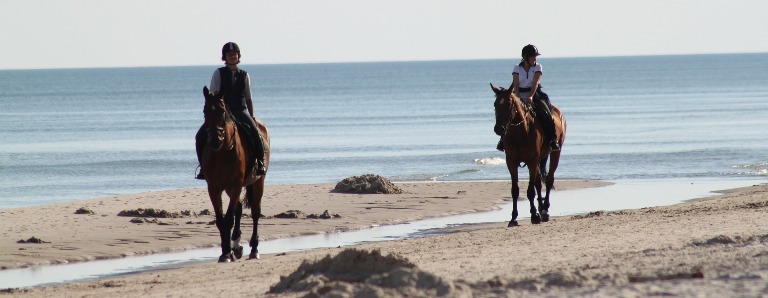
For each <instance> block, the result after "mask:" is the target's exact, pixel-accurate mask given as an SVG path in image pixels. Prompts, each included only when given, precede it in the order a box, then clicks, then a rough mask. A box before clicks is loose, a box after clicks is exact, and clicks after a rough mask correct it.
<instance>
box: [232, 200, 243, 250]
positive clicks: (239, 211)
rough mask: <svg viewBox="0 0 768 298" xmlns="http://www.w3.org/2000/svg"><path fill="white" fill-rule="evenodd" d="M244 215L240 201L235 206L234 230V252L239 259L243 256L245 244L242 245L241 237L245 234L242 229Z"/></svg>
mask: <svg viewBox="0 0 768 298" xmlns="http://www.w3.org/2000/svg"><path fill="white" fill-rule="evenodd" d="M246 199H247V198H246ZM238 200H239V198H238ZM242 216H243V204H240V203H238V204H237V206H235V228H234V230H233V231H232V252H233V253H234V254H235V258H237V259H239V258H242V257H243V246H242V245H240V238H241V237H242V234H243V233H242V231H240V219H241V218H242Z"/></svg>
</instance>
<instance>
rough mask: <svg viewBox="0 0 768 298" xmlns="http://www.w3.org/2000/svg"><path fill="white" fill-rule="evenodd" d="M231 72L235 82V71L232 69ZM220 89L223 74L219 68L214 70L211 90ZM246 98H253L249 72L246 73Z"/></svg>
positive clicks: (217, 90) (214, 91) (217, 91)
mask: <svg viewBox="0 0 768 298" xmlns="http://www.w3.org/2000/svg"><path fill="white" fill-rule="evenodd" d="M229 73H230V74H231V75H232V81H233V82H234V77H235V73H234V72H232V71H229ZM219 90H221V76H220V75H219V69H218V68H217V69H216V70H215V71H213V76H212V77H211V88H210V91H211V92H212V93H219ZM244 93H245V99H246V100H247V99H252V98H251V75H250V74H249V73H245V91H244Z"/></svg>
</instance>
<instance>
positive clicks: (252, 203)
mask: <svg viewBox="0 0 768 298" xmlns="http://www.w3.org/2000/svg"><path fill="white" fill-rule="evenodd" d="M203 96H205V107H204V109H203V114H204V115H205V125H206V126H207V128H208V143H207V145H206V146H205V149H204V150H203V160H202V171H203V174H205V182H206V183H208V196H209V197H210V198H211V203H212V204H213V210H214V212H215V213H216V227H217V228H218V229H219V235H220V236H221V256H220V257H219V262H230V261H235V259H236V258H237V259H239V258H241V257H242V256H243V247H242V246H240V236H241V234H242V233H241V231H240V218H241V217H242V215H243V205H242V204H241V203H240V193H241V192H242V190H243V187H245V188H246V190H245V199H244V200H243V203H244V204H245V207H246V208H251V218H252V219H253V234H252V235H251V241H250V245H251V253H250V255H249V259H258V258H259V252H258V249H257V247H258V245H259V233H258V225H259V216H260V215H261V198H262V196H263V195H264V179H265V178H266V175H264V176H256V170H255V169H249V168H248V167H250V166H251V165H248V164H247V161H248V160H249V158H248V156H249V155H250V154H252V153H251V152H250V151H251V150H252V149H251V148H250V146H248V145H247V144H246V143H245V142H244V137H243V136H242V135H241V134H240V133H238V129H237V125H236V124H235V122H234V120H233V116H232V115H231V114H230V113H229V111H227V107H226V105H225V104H224V98H223V96H222V95H221V94H219V95H214V94H211V93H210V92H208V87H203ZM256 123H257V125H258V128H257V129H258V130H259V133H260V134H261V137H262V139H263V140H262V141H263V143H264V151H265V152H264V153H265V154H264V165H265V166H266V167H269V132H268V131H267V127H266V126H265V125H264V123H263V122H261V121H260V120H256ZM224 191H226V192H227V196H228V197H229V206H228V207H227V212H226V214H224V213H223V211H222V192H224ZM233 227H234V231H233ZM230 241H231V242H230Z"/></svg>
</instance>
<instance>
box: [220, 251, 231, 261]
mask: <svg viewBox="0 0 768 298" xmlns="http://www.w3.org/2000/svg"><path fill="white" fill-rule="evenodd" d="M232 261H233V259H232V253H229V254H226V255H221V256H220V257H219V263H229V262H232Z"/></svg>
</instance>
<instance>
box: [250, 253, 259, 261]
mask: <svg viewBox="0 0 768 298" xmlns="http://www.w3.org/2000/svg"><path fill="white" fill-rule="evenodd" d="M248 259H249V260H258V259H261V256H260V255H259V253H257V252H251V254H250V255H248Z"/></svg>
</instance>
